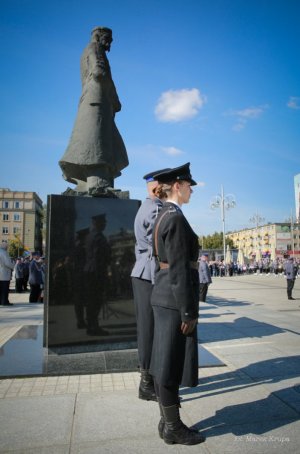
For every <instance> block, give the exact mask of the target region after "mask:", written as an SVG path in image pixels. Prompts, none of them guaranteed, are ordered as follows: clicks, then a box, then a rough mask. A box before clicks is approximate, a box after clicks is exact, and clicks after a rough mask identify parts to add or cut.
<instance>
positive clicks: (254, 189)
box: [0, 0, 300, 235]
mask: <svg viewBox="0 0 300 454" xmlns="http://www.w3.org/2000/svg"><path fill="white" fill-rule="evenodd" d="M299 17H300V2H299V0H273V1H272V0H268V1H266V0H252V1H248V2H247V1H243V0H239V1H238V0H185V1H183V0H180V1H179V0H178V1H176V0H172V1H169V0H159V1H158V0H152V1H151V0H148V1H144V0H139V1H137V0H127V1H125V0H124V1H121V0H117V1H112V0H111V1H108V0H106V1H102V0H85V1H81V0H77V1H72V0H70V1H66V0H60V1H57V0H52V1H51V2H44V1H35V0H28V1H26V0H23V1H21V0H14V1H11V0H0V26H1V28H0V33H1V36H0V42H1V44H0V52H1V72H0V87H1V88H0V90H1V113H0V150H1V162H0V166H1V167H0V187H8V188H10V189H12V190H28V191H35V192H37V193H38V194H39V196H40V197H41V198H42V200H43V201H44V202H46V197H47V194H60V193H61V192H63V191H64V190H65V189H66V188H67V186H68V185H69V186H72V185H70V184H68V183H66V182H65V181H64V180H63V179H62V176H61V170H60V167H59V166H58V161H59V159H60V158H61V157H62V155H63V154H64V151H65V149H66V147H67V144H68V141H69V138H70V135H71V132H72V128H73V124H74V120H75V117H76V113H77V106H78V101H79V98H80V95H81V85H80V72H79V61H80V56H81V53H82V51H83V49H84V47H85V46H86V45H87V44H88V42H89V39H90V32H91V30H92V28H94V27H95V26H107V27H110V28H112V30H113V37H114V42H113V44H112V48H111V52H110V53H109V54H108V58H109V61H110V65H111V69H112V75H113V79H114V82H115V85H116V87H117V91H118V94H119V98H120V101H121V103H122V110H121V112H119V113H118V114H117V116H116V123H117V126H118V129H119V131H120V133H121V135H122V137H123V139H124V142H125V144H126V148H127V152H128V157H129V162H130V164H129V167H127V168H126V169H124V170H123V173H122V176H121V177H119V178H117V179H116V180H115V187H116V188H118V189H123V190H129V191H130V195H131V198H133V199H144V197H145V185H144V181H143V180H142V176H143V175H144V174H145V173H148V172H149V171H151V170H155V169H159V168H163V167H176V166H178V165H181V164H184V163H186V162H191V171H192V174H193V177H194V179H195V180H196V181H197V182H199V185H198V186H197V187H196V188H195V190H194V194H193V196H192V199H191V202H190V204H189V205H187V206H185V207H184V212H185V214H186V216H187V218H188V219H189V221H190V223H191V224H192V226H193V227H194V229H195V231H196V233H198V234H199V235H202V234H209V233H213V232H214V231H221V229H222V224H221V213H220V209H217V210H215V211H212V210H211V208H210V204H211V201H212V199H213V198H214V196H215V195H217V194H218V193H220V187H221V184H222V185H224V191H225V195H227V194H234V195H235V199H236V203H237V205H236V207H235V208H234V209H231V210H230V211H228V212H227V213H226V230H237V229H241V228H245V227H250V226H252V224H251V223H250V222H249V218H251V217H252V216H253V215H254V214H255V213H258V214H259V215H260V216H261V217H263V218H265V221H266V222H282V221H284V220H286V219H287V218H288V217H289V216H290V214H291V210H293V213H295V197H294V183H293V178H294V175H295V174H297V173H300V55H299V47H300V27H299Z"/></svg>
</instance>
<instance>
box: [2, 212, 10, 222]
mask: <svg viewBox="0 0 300 454" xmlns="http://www.w3.org/2000/svg"><path fill="white" fill-rule="evenodd" d="M2 219H3V221H9V215H8V213H3V216H2Z"/></svg>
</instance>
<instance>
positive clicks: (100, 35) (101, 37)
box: [92, 27, 113, 52]
mask: <svg viewBox="0 0 300 454" xmlns="http://www.w3.org/2000/svg"><path fill="white" fill-rule="evenodd" d="M92 40H93V41H97V42H98V43H99V44H100V45H101V46H103V47H104V49H105V50H106V51H108V52H109V51H110V45H111V43H112V41H113V37H112V30H111V29H110V28H107V27H95V28H93V30H92Z"/></svg>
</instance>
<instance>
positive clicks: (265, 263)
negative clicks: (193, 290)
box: [208, 258, 300, 277]
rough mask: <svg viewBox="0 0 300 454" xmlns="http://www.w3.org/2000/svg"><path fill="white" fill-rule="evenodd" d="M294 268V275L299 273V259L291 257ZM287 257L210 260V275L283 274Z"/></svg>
mask: <svg viewBox="0 0 300 454" xmlns="http://www.w3.org/2000/svg"><path fill="white" fill-rule="evenodd" d="M292 260H293V264H294V266H295V268H296V276H298V273H300V259H292ZM288 261H289V259H288V258H277V259H276V260H270V259H269V258H264V259H262V260H258V261H256V260H250V261H249V263H247V264H246V263H243V264H241V263H239V262H231V263H227V264H225V263H224V261H223V260H210V261H209V264H208V266H209V269H210V273H211V276H213V277H222V276H240V275H243V274H265V275H269V274H273V275H275V276H280V275H285V266H286V264H287V263H288Z"/></svg>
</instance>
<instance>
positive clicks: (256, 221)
mask: <svg viewBox="0 0 300 454" xmlns="http://www.w3.org/2000/svg"><path fill="white" fill-rule="evenodd" d="M249 222H251V223H252V224H255V226H256V234H255V243H256V244H255V246H256V247H255V254H256V256H255V257H256V258H257V254H258V252H259V249H260V248H259V243H258V226H259V225H260V224H262V223H263V222H265V218H263V217H261V216H260V215H259V214H258V213H255V214H254V215H253V216H252V218H250V219H249ZM259 254H260V255H261V253H260V252H259Z"/></svg>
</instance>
